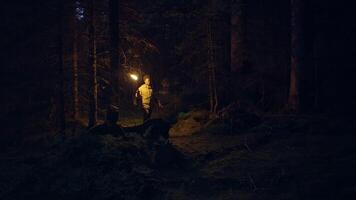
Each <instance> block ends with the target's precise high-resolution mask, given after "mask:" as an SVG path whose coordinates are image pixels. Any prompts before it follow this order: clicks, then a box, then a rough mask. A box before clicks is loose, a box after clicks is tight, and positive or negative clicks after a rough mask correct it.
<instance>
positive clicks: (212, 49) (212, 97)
mask: <svg viewBox="0 0 356 200" xmlns="http://www.w3.org/2000/svg"><path fill="white" fill-rule="evenodd" d="M215 3H216V2H215V0H211V1H210V5H209V14H208V24H207V33H208V56H209V64H208V74H209V75H208V76H209V80H208V81H209V101H210V112H214V113H215V112H216V110H217V107H218V95H217V85H216V72H215V71H216V44H215V41H214V40H215V37H214V29H213V24H214V19H215V15H216V13H215V10H214V7H215Z"/></svg>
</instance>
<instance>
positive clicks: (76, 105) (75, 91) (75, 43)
mask: <svg viewBox="0 0 356 200" xmlns="http://www.w3.org/2000/svg"><path fill="white" fill-rule="evenodd" d="M74 9H75V7H74ZM74 9H73V10H74ZM71 19H72V20H73V49H72V67H73V69H72V70H73V74H72V78H73V80H72V82H73V85H72V92H73V120H75V121H76V120H77V119H78V115H79V91H78V30H77V23H76V21H77V19H76V17H75V13H74V12H73V14H72V17H71Z"/></svg>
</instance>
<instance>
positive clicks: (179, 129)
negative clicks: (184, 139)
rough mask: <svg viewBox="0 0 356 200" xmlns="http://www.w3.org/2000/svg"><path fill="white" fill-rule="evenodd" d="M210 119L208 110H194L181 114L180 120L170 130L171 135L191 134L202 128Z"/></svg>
mask: <svg viewBox="0 0 356 200" xmlns="http://www.w3.org/2000/svg"><path fill="white" fill-rule="evenodd" d="M208 120H209V112H208V111H206V110H193V111H191V112H188V113H183V114H180V117H179V119H178V122H177V123H176V124H174V125H173V126H172V128H171V129H170V130H169V136H170V137H180V136H190V135H193V134H196V133H198V132H200V131H201V130H202V128H203V127H204V125H205V124H206V123H207V122H208Z"/></svg>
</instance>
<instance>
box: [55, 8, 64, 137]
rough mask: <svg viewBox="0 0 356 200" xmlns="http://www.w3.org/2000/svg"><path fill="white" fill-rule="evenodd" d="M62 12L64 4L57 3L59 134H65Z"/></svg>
mask: <svg viewBox="0 0 356 200" xmlns="http://www.w3.org/2000/svg"><path fill="white" fill-rule="evenodd" d="M63 10H64V4H63V2H61V1H58V18H57V20H58V37H57V38H58V46H57V50H58V63H57V65H58V85H57V87H58V88H57V92H58V97H57V100H58V123H59V124H58V125H59V132H60V133H61V134H64V133H65V128H66V122H65V108H64V70H63V60H64V59H63V57H64V52H63V13H64V12H63Z"/></svg>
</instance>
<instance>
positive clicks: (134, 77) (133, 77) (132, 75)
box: [130, 74, 138, 81]
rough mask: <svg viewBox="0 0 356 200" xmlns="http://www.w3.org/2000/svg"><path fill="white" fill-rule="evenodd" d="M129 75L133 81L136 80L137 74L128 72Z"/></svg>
mask: <svg viewBox="0 0 356 200" xmlns="http://www.w3.org/2000/svg"><path fill="white" fill-rule="evenodd" d="M130 77H131V78H132V79H133V80H135V81H137V80H138V76H137V75H136V74H130Z"/></svg>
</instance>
